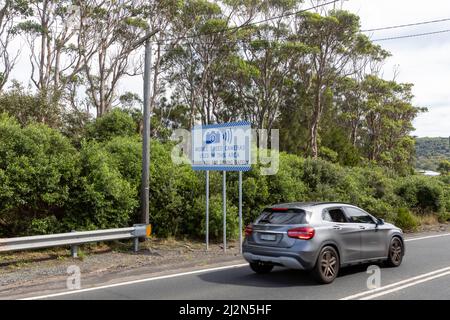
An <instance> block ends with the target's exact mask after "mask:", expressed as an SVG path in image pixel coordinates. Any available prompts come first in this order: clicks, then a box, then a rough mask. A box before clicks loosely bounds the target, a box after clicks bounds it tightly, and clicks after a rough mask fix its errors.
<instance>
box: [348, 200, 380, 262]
mask: <svg viewBox="0 0 450 320" xmlns="http://www.w3.org/2000/svg"><path fill="white" fill-rule="evenodd" d="M344 210H345V214H346V216H347V219H348V220H350V221H351V222H352V223H354V224H355V225H358V226H359V228H360V230H361V259H364V260H369V259H377V258H385V257H386V256H387V252H386V233H385V231H384V230H383V229H381V228H379V227H378V226H377V224H376V221H375V219H374V218H373V217H372V216H370V215H369V214H368V213H367V212H365V211H364V210H361V209H359V208H355V207H344Z"/></svg>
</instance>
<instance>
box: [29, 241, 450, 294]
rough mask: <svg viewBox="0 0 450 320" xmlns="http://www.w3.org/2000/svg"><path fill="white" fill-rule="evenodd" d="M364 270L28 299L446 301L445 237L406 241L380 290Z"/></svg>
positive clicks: (152, 284) (186, 278)
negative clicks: (323, 279)
mask: <svg viewBox="0 0 450 320" xmlns="http://www.w3.org/2000/svg"><path fill="white" fill-rule="evenodd" d="M367 267H368V265H363V266H355V267H349V268H343V269H342V270H341V273H340V275H339V277H338V278H337V279H336V280H335V282H334V283H332V284H330V285H317V284H316V283H315V282H314V281H313V280H312V279H311V278H310V277H309V275H308V274H307V273H305V272H300V271H294V270H287V269H283V268H275V269H274V271H273V272H272V273H270V274H267V275H258V274H254V273H253V272H252V271H251V270H250V269H249V267H248V266H246V265H242V264H240V265H237V266H234V267H224V268H222V269H213V270H204V271H200V272H199V271H195V272H191V273H187V274H178V275H171V276H165V277H159V278H148V279H142V280H139V281H134V282H130V283H122V284H119V285H117V284H116V285H112V286H104V287H99V288H94V289H92V288H90V289H84V290H83V289H82V290H81V291H76V292H69V293H64V294H56V295H50V296H42V297H34V298H40V299H79V300H85V299H89V300H90V299H181V300H183V299H193V300H195V299H225V300H228V299H236V300H240V299H256V300H258V299H309V300H311V299H314V300H318V299H450V234H440V235H432V236H427V237H420V238H410V239H408V240H407V243H406V255H405V258H404V260H403V264H402V265H401V266H400V267H399V268H381V287H380V288H378V289H372V290H369V289H368V288H367V279H368V277H369V276H370V274H368V273H366V270H367Z"/></svg>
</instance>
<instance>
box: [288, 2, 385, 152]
mask: <svg viewBox="0 0 450 320" xmlns="http://www.w3.org/2000/svg"><path fill="white" fill-rule="evenodd" d="M296 28H297V35H298V36H297V39H298V41H301V42H304V43H307V44H308V45H309V46H310V47H312V48H313V49H314V50H313V51H312V52H311V54H310V55H309V56H308V58H307V64H309V65H310V66H311V68H310V69H308V70H306V72H305V73H303V74H302V75H303V77H304V79H303V82H304V83H305V85H306V87H307V88H308V94H311V96H312V99H313V105H312V110H311V114H310V120H309V137H308V151H309V153H310V154H311V156H313V157H315V158H317V156H318V153H319V148H318V138H319V137H318V135H319V128H320V121H321V118H322V115H323V112H324V104H323V99H324V93H325V92H326V90H327V89H329V88H332V87H334V83H335V81H336V80H337V79H338V78H340V77H345V76H349V75H351V74H354V72H355V68H354V66H355V59H356V60H358V59H360V58H362V57H366V56H373V55H375V56H376V55H379V47H377V46H374V45H372V43H371V42H370V41H369V40H368V38H367V37H366V36H365V35H363V34H361V33H359V17H358V16H356V15H354V14H352V13H349V12H347V11H342V10H336V11H331V12H330V14H329V15H328V16H321V15H319V14H316V13H310V12H304V13H301V14H300V15H299V17H298V21H297V23H296Z"/></svg>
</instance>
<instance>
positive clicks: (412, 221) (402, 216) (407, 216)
mask: <svg viewBox="0 0 450 320" xmlns="http://www.w3.org/2000/svg"><path fill="white" fill-rule="evenodd" d="M395 224H396V225H397V226H398V227H399V228H401V229H402V230H403V231H415V230H416V229H417V227H418V226H419V221H418V219H417V218H416V217H415V216H414V214H412V213H411V211H409V210H408V209H406V208H400V209H398V211H397V217H396V218H395Z"/></svg>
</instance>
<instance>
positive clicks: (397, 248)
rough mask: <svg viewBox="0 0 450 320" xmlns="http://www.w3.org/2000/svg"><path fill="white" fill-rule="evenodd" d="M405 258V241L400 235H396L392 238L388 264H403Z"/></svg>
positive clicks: (392, 265) (396, 265)
mask: <svg viewBox="0 0 450 320" xmlns="http://www.w3.org/2000/svg"><path fill="white" fill-rule="evenodd" d="M402 260H403V242H402V240H400V238H398V237H394V238H392V240H391V244H390V246H389V255H388V258H387V261H386V264H387V265H388V266H389V267H398V266H399V265H401V264H402Z"/></svg>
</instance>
